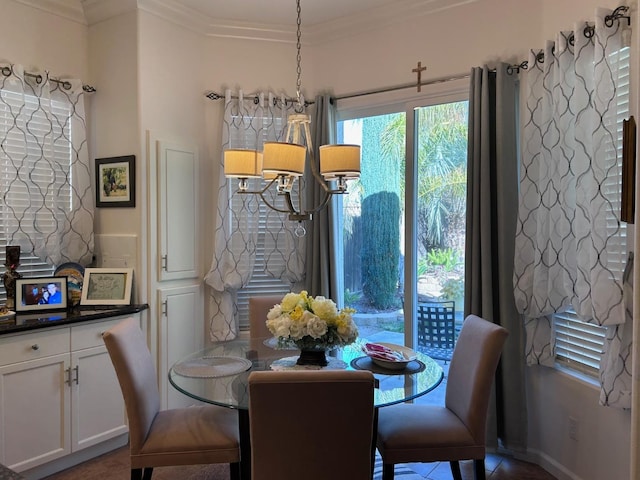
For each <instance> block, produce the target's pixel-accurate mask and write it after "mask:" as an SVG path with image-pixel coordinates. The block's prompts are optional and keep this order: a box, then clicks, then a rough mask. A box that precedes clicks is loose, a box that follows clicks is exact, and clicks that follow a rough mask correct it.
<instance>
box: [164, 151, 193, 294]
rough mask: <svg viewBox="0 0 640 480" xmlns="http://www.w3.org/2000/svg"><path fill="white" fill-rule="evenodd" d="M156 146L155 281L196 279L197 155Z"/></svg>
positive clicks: (191, 152)
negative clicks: (157, 244) (156, 218)
mask: <svg viewBox="0 0 640 480" xmlns="http://www.w3.org/2000/svg"><path fill="white" fill-rule="evenodd" d="M157 143H158V154H157V162H158V168H157V175H158V189H157V190H158V242H159V246H158V255H159V257H160V258H159V259H158V260H159V265H158V277H159V278H158V280H160V281H162V280H173V279H177V278H196V277H198V275H199V273H198V265H199V263H198V242H197V231H198V228H197V227H198V222H197V219H198V154H197V152H196V149H195V148H189V147H182V146H177V145H170V144H168V143H166V142H161V141H159V142H157Z"/></svg>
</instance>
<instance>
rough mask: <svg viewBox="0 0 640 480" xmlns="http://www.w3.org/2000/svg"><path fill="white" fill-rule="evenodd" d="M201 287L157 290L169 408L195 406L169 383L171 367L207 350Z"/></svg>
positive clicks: (162, 381)
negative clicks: (185, 358) (202, 349)
mask: <svg viewBox="0 0 640 480" xmlns="http://www.w3.org/2000/svg"><path fill="white" fill-rule="evenodd" d="M200 289H201V287H200V286H199V285H193V286H188V287H176V288H164V289H161V290H158V302H159V303H160V305H159V306H158V310H159V311H160V312H162V319H161V322H160V341H159V346H160V351H159V355H160V359H159V362H158V364H159V365H160V368H159V370H160V372H159V373H160V379H159V380H160V388H161V391H162V390H164V397H165V398H166V405H167V408H178V407H185V406H188V405H193V404H194V403H196V402H195V400H192V399H190V398H188V397H186V396H185V395H183V394H182V393H180V392H178V391H177V390H176V389H175V388H173V387H172V386H171V385H170V384H169V382H168V380H167V374H168V372H169V368H171V366H172V365H173V364H174V363H175V362H177V361H178V360H180V359H181V358H184V357H186V356H187V355H188V354H190V353H193V352H195V351H197V350H200V349H201V348H203V347H204V319H203V316H202V308H201V307H200V302H199V299H200V298H201V296H200Z"/></svg>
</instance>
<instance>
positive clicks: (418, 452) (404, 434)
mask: <svg viewBox="0 0 640 480" xmlns="http://www.w3.org/2000/svg"><path fill="white" fill-rule="evenodd" d="M378 415H379V417H378V439H377V446H378V450H379V451H380V455H381V456H382V459H383V462H384V463H394V464H395V463H406V462H436V461H449V460H462V459H475V458H477V459H480V458H484V456H485V446H484V445H483V444H481V445H479V444H478V443H477V442H476V441H475V440H474V439H473V437H472V435H471V432H470V431H469V430H468V429H467V427H466V426H465V424H464V423H463V422H462V421H461V420H460V419H459V418H458V417H457V416H456V415H455V414H454V413H453V412H451V411H450V410H449V409H447V408H445V407H443V406H438V405H415V404H401V405H393V406H390V407H385V408H381V409H380V411H379V414H378Z"/></svg>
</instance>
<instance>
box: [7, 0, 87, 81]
mask: <svg viewBox="0 0 640 480" xmlns="http://www.w3.org/2000/svg"><path fill="white" fill-rule="evenodd" d="M0 45H1V47H0V60H3V61H8V62H11V63H19V64H22V65H24V66H25V67H27V69H29V68H31V67H38V68H40V69H46V70H49V71H51V73H52V74H53V75H54V76H72V77H75V78H81V79H82V80H84V81H87V75H88V72H89V66H88V63H87V58H88V31H87V26H86V24H84V23H83V22H82V21H76V20H72V19H69V18H66V17H63V16H60V15H51V14H50V13H46V12H44V11H42V10H39V9H37V8H33V7H30V6H27V5H23V4H20V3H17V2H16V1H15V0H0Z"/></svg>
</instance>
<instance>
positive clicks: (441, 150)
mask: <svg viewBox="0 0 640 480" xmlns="http://www.w3.org/2000/svg"><path fill="white" fill-rule="evenodd" d="M467 111H468V106H467V102H458V103H447V104H442V105H434V106H431V107H427V108H420V109H418V110H417V112H418V116H417V126H418V138H419V144H418V189H417V192H418V240H419V243H420V245H421V246H422V249H423V251H424V252H426V251H428V250H429V249H431V248H433V247H441V246H457V245H446V243H447V241H448V237H455V233H454V232H455V231H456V230H459V226H460V225H461V223H460V222H461V221H464V212H465V203H466V202H465V198H466V177H467V175H466V155H467ZM405 126H406V119H405V117H404V116H401V115H398V116H395V117H394V118H393V119H392V121H391V122H390V123H389V124H388V125H387V128H386V129H385V131H384V132H383V134H382V136H381V139H380V141H381V151H382V152H383V153H384V155H385V157H386V158H396V159H399V161H400V162H402V171H404V167H405V155H404V150H405ZM401 198H402V203H404V185H402V188H401ZM447 234H451V235H447ZM452 241H453V240H452ZM454 243H457V242H454Z"/></svg>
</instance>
